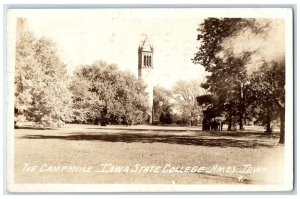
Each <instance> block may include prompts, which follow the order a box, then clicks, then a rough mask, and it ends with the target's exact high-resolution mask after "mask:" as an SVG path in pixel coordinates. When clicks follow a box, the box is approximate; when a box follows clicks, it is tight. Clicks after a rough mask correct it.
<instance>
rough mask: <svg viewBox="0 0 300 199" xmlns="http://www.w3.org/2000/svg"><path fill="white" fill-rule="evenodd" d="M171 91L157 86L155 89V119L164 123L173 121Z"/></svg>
mask: <svg viewBox="0 0 300 199" xmlns="http://www.w3.org/2000/svg"><path fill="white" fill-rule="evenodd" d="M172 107H173V104H172V103H171V91H169V90H167V89H165V88H163V87H159V86H155V87H154V89H153V109H154V118H153V119H154V121H159V122H160V123H162V124H170V123H172V122H173V121H172Z"/></svg>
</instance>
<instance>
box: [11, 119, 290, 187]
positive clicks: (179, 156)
mask: <svg viewBox="0 0 300 199" xmlns="http://www.w3.org/2000/svg"><path fill="white" fill-rule="evenodd" d="M278 140H279V135H278V133H274V134H272V135H271V136H267V135H265V134H264V133H263V132H255V131H243V132H227V131H222V132H206V131H201V130H200V129H199V128H185V127H157V126H153V127H152V126H130V127H125V126H107V127H101V126H96V125H77V124H69V125H66V126H65V127H64V128H61V129H56V130H34V129H16V130H15V140H14V155H15V157H14V160H15V161H14V164H15V165H14V169H15V173H14V175H15V177H14V179H15V183H79V184H84V183H89V184H97V183H99V184H103V183H118V184H120V183H135V184H136V183H139V184H140V183H151V184H154V183H160V184H170V183H176V184H212V183H218V184H234V183H246V184H278V183H281V181H282V172H281V171H283V159H284V146H282V145H278V144H277V143H278ZM26 164H27V167H26V168H25V165H26ZM245 165H248V166H245ZM250 165H251V168H250ZM63 167H64V169H65V170H63V171H62V170H61V169H62V168H63ZM83 167H85V168H83ZM117 167H118V168H117ZM126 167H128V168H126ZM172 167H174V168H172ZM71 168H77V169H78V170H77V171H75V170H73V172H71V170H70V169H71ZM175 168H176V170H177V172H172V171H173V170H175ZM67 169H69V170H67ZM118 169H120V170H118ZM172 169H173V170H172ZM193 169H194V170H193ZM191 170H193V172H192V171H191ZM195 170H197V172H195ZM110 171H112V172H110ZM155 171H156V172H155Z"/></svg>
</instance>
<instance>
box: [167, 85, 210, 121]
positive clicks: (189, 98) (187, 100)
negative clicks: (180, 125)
mask: <svg viewBox="0 0 300 199" xmlns="http://www.w3.org/2000/svg"><path fill="white" fill-rule="evenodd" d="M201 83H202V82H200V81H197V80H190V81H184V80H179V81H178V82H176V83H175V85H174V86H173V88H172V97H173V99H174V100H175V101H176V103H175V105H176V107H177V109H178V111H179V112H180V114H181V116H182V117H183V118H186V120H187V121H188V125H194V124H196V123H197V121H198V120H199V117H200V114H201V109H200V107H199V106H198V103H197V99H196V97H197V96H200V95H203V94H204V93H205V90H204V89H203V88H202V87H201Z"/></svg>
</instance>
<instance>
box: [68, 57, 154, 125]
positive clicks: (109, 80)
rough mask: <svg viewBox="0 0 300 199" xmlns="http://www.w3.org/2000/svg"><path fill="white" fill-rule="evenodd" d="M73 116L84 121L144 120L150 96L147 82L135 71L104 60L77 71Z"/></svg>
mask: <svg viewBox="0 0 300 199" xmlns="http://www.w3.org/2000/svg"><path fill="white" fill-rule="evenodd" d="M71 90H72V93H73V109H74V120H75V121H77V122H82V123H96V124H98V123H116V124H120V123H128V122H129V123H132V124H139V123H144V122H145V121H146V120H147V117H148V116H147V115H146V113H147V109H148V108H149V107H148V106H147V104H149V103H148V102H147V100H148V98H147V94H146V92H145V85H143V83H142V82H141V81H139V80H137V79H136V78H135V76H134V75H133V74H130V73H128V72H122V71H119V70H118V68H117V66H116V65H113V64H107V63H106V62H103V61H98V62H95V63H93V64H91V65H85V66H81V67H80V68H79V69H77V70H76V71H75V72H74V76H73V81H72V86H71Z"/></svg>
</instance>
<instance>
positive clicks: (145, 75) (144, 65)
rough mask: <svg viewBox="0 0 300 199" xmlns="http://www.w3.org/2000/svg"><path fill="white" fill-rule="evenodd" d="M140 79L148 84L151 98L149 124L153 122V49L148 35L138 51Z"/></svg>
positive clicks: (147, 88)
mask: <svg viewBox="0 0 300 199" xmlns="http://www.w3.org/2000/svg"><path fill="white" fill-rule="evenodd" d="M138 78H139V79H142V80H143V81H144V83H145V84H146V86H147V87H146V92H147V93H148V96H149V107H150V109H149V112H148V115H149V123H150V124H151V123H152V120H153V47H152V45H151V44H150V42H149V40H148V37H147V35H146V36H145V38H144V40H142V41H141V43H140V45H139V49H138Z"/></svg>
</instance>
